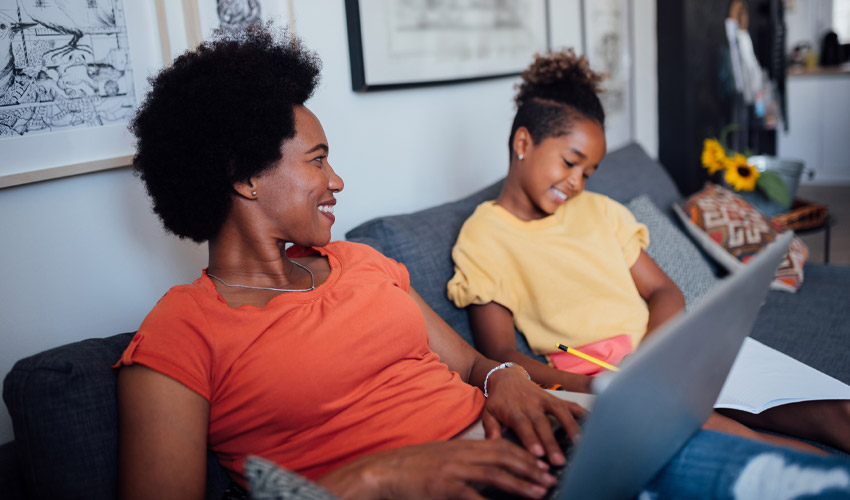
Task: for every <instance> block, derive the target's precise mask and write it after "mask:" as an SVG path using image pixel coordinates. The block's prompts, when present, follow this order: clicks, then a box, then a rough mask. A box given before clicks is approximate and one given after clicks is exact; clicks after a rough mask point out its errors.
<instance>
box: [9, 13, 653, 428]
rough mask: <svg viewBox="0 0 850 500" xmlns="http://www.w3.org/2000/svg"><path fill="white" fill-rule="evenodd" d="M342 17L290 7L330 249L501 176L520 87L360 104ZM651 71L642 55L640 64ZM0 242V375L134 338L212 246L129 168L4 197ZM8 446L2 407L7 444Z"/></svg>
mask: <svg viewBox="0 0 850 500" xmlns="http://www.w3.org/2000/svg"><path fill="white" fill-rule="evenodd" d="M637 3H638V4H644V3H645V4H647V6H649V7H651V12H652V14H651V15H650V14H648V13H646V12H644V11H643V10H642V9H636V17H637V18H639V19H641V22H638V23H636V32H635V37H636V38H638V39H639V40H640V42H639V43H638V44H637V46H638V47H639V48H640V49H641V50H645V51H649V52H651V54H649V56H650V57H649V58H648V59H650V60H654V57H655V45H654V44H655V42H654V40H655V29H654V24H655V23H654V18H655V16H654V2H653V1H652V0H638V1H637ZM650 4H651V5H650ZM342 5H343V3H342V2H330V1H322V2H315V1H311V2H295V21H296V28H297V31H298V34H299V35H300V36H302V37H303V38H304V41H305V43H306V44H307V46H309V47H311V48H312V49H314V50H316V51H317V52H318V53H319V55H320V56H321V58H322V60H323V61H324V70H323V77H322V82H323V83H322V86H321V87H320V89H319V90H318V92H317V93H316V95H315V97H314V98H313V99H312V100H311V101H310V102H309V103H308V106H309V107H310V108H311V109H312V110H313V111H314V112H315V113H316V115H317V116H318V117H319V119H320V120H321V121H322V123H323V125H324V127H325V132H326V134H327V136H328V140H329V141H330V147H331V154H330V160H331V162H332V164H333V166H334V168H335V169H336V170H337V172H338V173H339V174H340V175H341V176H342V177H343V179H344V180H345V190H344V192H343V193H342V194H340V196H339V204H338V205H337V210H336V213H335V214H336V217H337V223H336V225H335V227H334V232H333V237H334V238H337V239H341V238H343V236H344V234H345V232H346V231H347V230H349V229H351V228H353V227H354V226H356V225H357V224H360V223H361V222H364V221H366V220H368V219H370V218H372V217H375V216H378V215H385V214H392V213H400V212H408V211H413V210H417V209H420V208H424V207H427V206H430V205H433V204H436V203H441V202H445V201H450V200H453V199H457V198H460V197H462V196H464V195H466V194H468V193H470V192H472V191H473V190H475V189H478V188H480V187H483V186H485V185H487V184H489V183H491V182H493V181H495V180H497V179H498V178H500V177H502V176H503V175H504V174H505V170H506V168H507V134H508V132H509V129H510V123H511V119H512V117H513V108H512V96H513V92H514V89H513V85H514V83H515V82H516V80H515V79H513V78H506V79H498V80H489V81H483V82H475V83H466V84H460V85H447V86H438V87H425V88H417V89H411V90H393V91H385V92H377V93H369V94H354V93H353V92H351V90H350V76H349V63H348V42H347V35H346V25H345V12H344V9H343V7H342ZM317 6H321V8H318V7H317ZM554 25H555V26H557V23H555V24H554ZM644 59H646V58H644V57H643V55H639V56H638V57H637V58H636V61H637V64H638V65H640V64H642V63H641V61H642V60H644ZM647 64H651V65H652V67H651V69H650V68H639V69H638V71H639V72H642V74H643V76H638V77H637V78H638V80H639V81H640V82H641V83H640V84H639V86H638V89H639V90H640V91H641V92H649V93H652V92H654V90H653V89H654V88H655V84H654V83H653V82H652V79H653V78H654V76H655V67H654V62H652V63H647ZM635 101H636V102H639V103H640V102H644V104H645V105H646V106H645V107H647V109H642V108H641V109H642V110H641V114H642V115H644V116H641V117H640V118H639V119H638V123H639V124H641V123H644V124H645V125H643V126H642V125H639V126H638V138H639V139H641V140H642V141H647V142H644V146H645V147H646V148H647V150H648V151H650V152H651V154H654V153H655V151H657V117H656V116H655V115H656V108H655V107H650V106H651V105H650V104H646V103H652V102H656V96H655V95H654V93H652V95H638V96H637V98H636V99H635ZM649 115H652V116H649ZM609 146H610V147H612V148H613V147H616V146H617V145H616V144H614V145H609ZM0 147H2V143H0ZM0 157H2V153H0ZM0 235H2V240H0V241H2V243H0V262H2V267H0V269H2V274H0V298H2V300H0V335H2V337H0V376H2V377H5V375H6V373H8V371H9V370H10V369H11V367H12V365H13V364H14V362H15V361H16V360H18V359H20V358H23V357H25V356H29V355H31V354H35V353H37V352H39V351H42V350H44V349H47V348H50V347H54V346H58V345H61V344H65V343H68V342H73V341H76V340H81V339H85V338H91V337H104V336H109V335H112V334H116V333H120V332H126V331H132V330H135V329H136V328H137V327H138V325H139V323H140V322H141V320H142V318H143V317H144V315H145V314H146V313H147V311H148V310H150V308H151V307H152V306H153V305H154V303H155V302H156V300H157V299H158V298H159V297H160V296H161V295H162V294H163V293H164V292H165V291H166V290H167V289H168V287H170V286H172V285H174V284H178V283H184V282H187V281H190V280H192V279H194V278H195V277H196V276H197V275H198V273H199V270H200V269H201V268H202V267H203V266H204V265H205V264H206V247H205V246H197V245H195V244H193V243H191V242H182V241H179V240H177V239H176V238H174V237H172V236H167V235H165V234H164V233H163V231H162V230H161V229H160V228H159V223H158V221H157V220H156V219H155V217H154V216H153V215H152V214H151V212H150V208H149V204H148V200H147V198H146V195H145V193H144V189H143V188H142V187H141V185H140V183H139V182H138V180H137V179H136V178H135V177H133V175H132V173H131V172H130V171H129V169H127V168H124V169H117V170H111V171H106V172H100V173H94V174H88V175H83V176H78V177H70V178H65V179H58V180H53V181H47V182H42V183H37V184H30V185H24V186H18V187H12V188H7V189H3V190H0ZM11 439H13V433H12V429H11V421H10V419H9V416H8V413H7V412H6V409H5V407H2V408H0V443H4V442H7V441H9V440H11Z"/></svg>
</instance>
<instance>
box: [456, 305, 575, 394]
mask: <svg viewBox="0 0 850 500" xmlns="http://www.w3.org/2000/svg"><path fill="white" fill-rule="evenodd" d="M467 312H468V313H469V324H470V326H471V327H472V335H473V337H474V338H475V345H476V346H477V347H478V348H479V349H481V352H482V353H484V355H485V356H487V357H488V358H490V359H495V360H497V361H513V362H514V363H517V364H519V365H521V366H522V367H523V368H525V369H526V370H527V371H528V374H529V375H531V379H532V380H534V381H535V382H537V383H538V384H543V385H549V386H551V385H555V384H560V385H561V386H562V387H563V388H564V389H566V390H568V391H574V392H590V380H591V378H590V377H588V376H586V375H579V374H577V373H569V372H565V371H561V370H558V369H557V368H553V367H551V366H549V365H547V364H545V363H541V362H540V361H537V360H536V359H534V358H532V357H530V356H526V355H525V354H522V353H521V352H519V351H517V348H516V334H515V333H514V320H513V315H512V314H511V311H510V310H508V309H507V308H506V307H504V306H502V305H501V304H497V303H495V302H489V303H487V304H483V305H477V304H473V305H470V306H468V307H467Z"/></svg>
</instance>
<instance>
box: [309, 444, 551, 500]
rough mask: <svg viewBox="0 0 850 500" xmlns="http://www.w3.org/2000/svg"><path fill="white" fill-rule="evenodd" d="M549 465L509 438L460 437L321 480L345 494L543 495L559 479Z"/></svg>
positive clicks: (383, 455)
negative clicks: (486, 490) (484, 490)
mask: <svg viewBox="0 0 850 500" xmlns="http://www.w3.org/2000/svg"><path fill="white" fill-rule="evenodd" d="M547 469H548V465H546V463H545V462H542V461H541V460H539V459H537V458H535V457H534V456H532V455H531V454H530V453H529V452H527V451H526V450H523V449H522V448H520V447H519V446H516V445H515V444H513V443H510V442H508V441H506V440H504V439H491V440H478V441H476V440H467V439H462V440H455V441H446V442H435V443H425V444H420V445H415V446H406V447H403V448H397V449H394V450H387V451H383V452H380V453H375V454H373V455H368V456H366V457H363V458H361V459H358V460H356V461H354V462H352V463H350V464H348V465H344V466H342V467H340V468H338V469H336V470H334V471H333V472H331V473H329V474H327V475H326V476H324V477H322V478H320V479H319V480H318V481H317V482H318V483H319V484H320V485H322V486H323V487H324V488H325V489H327V490H329V491H331V492H332V493H334V494H335V495H337V496H339V497H340V498H345V499H364V500H365V499H378V498H399V499H405V498H410V499H419V498H435V499H443V498H465V499H482V498H483V497H482V496H481V495H480V494H479V492H478V490H480V488H481V487H483V486H491V487H496V488H499V489H501V490H504V491H506V492H508V493H511V494H514V495H521V496H523V497H528V498H540V497H542V496H543V495H545V494H546V491H547V490H548V489H549V488H550V487H551V486H553V485H554V484H555V482H556V479H555V478H554V477H553V476H552V475H550V474H549V473H548V472H547Z"/></svg>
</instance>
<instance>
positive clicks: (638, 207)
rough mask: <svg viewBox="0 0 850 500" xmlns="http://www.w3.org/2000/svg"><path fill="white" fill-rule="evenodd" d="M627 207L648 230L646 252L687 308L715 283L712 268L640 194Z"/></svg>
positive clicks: (686, 239) (688, 240) (692, 245)
mask: <svg viewBox="0 0 850 500" xmlns="http://www.w3.org/2000/svg"><path fill="white" fill-rule="evenodd" d="M626 207H627V208H628V209H629V210H630V211H631V212H632V214H633V215H634V216H635V219H637V221H638V222H640V223H642V224H645V225H646V227H647V229H648V230H649V247H648V248H647V249H646V253H647V254H649V256H650V257H652V260H654V261H655V262H656V264H658V267H660V268H661V269H662V270H663V271H664V272H665V273H666V274H667V276H669V277H670V279H671V280H673V282H674V283H676V286H678V287H679V290H681V291H682V295H684V296H685V305H686V307H687V308H690V307H691V306H692V305H693V304H694V303H695V302H696V301H697V299H699V298H700V297H702V296H703V295H705V294H706V292H708V291H709V290H710V289H711V288H712V287H713V286H714V285H715V284H716V283H717V277H716V276H715V275H714V272H713V271H712V269H711V267H709V265H708V263H707V262H706V261H705V259H703V257H702V254H701V253H700V251H699V249H698V248H697V247H696V246H695V245H694V244H693V243H692V242H691V240H690V239H688V237H687V236H686V235H685V234H683V233H682V232H681V231H680V230H679V229H678V228H677V227H676V226H675V225H674V224H673V222H671V221H670V219H668V218H667V217H665V216H664V215H663V214H662V213H661V211H660V210H659V209H658V208H657V207H656V206H655V204H654V203H652V200H650V199H649V197H648V196H646V195H640V196H638V197H636V198H634V199H633V200H631V201H630V202H628V203H627V204H626Z"/></svg>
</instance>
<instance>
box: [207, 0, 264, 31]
mask: <svg viewBox="0 0 850 500" xmlns="http://www.w3.org/2000/svg"><path fill="white" fill-rule="evenodd" d="M261 11H262V7H261V6H260V0H216V13H217V14H218V20H219V27H220V28H221V29H222V30H223V31H236V30H239V29H241V28H244V27H245V26H249V25H251V24H257V23H261V22H263V19H262V12H261Z"/></svg>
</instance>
